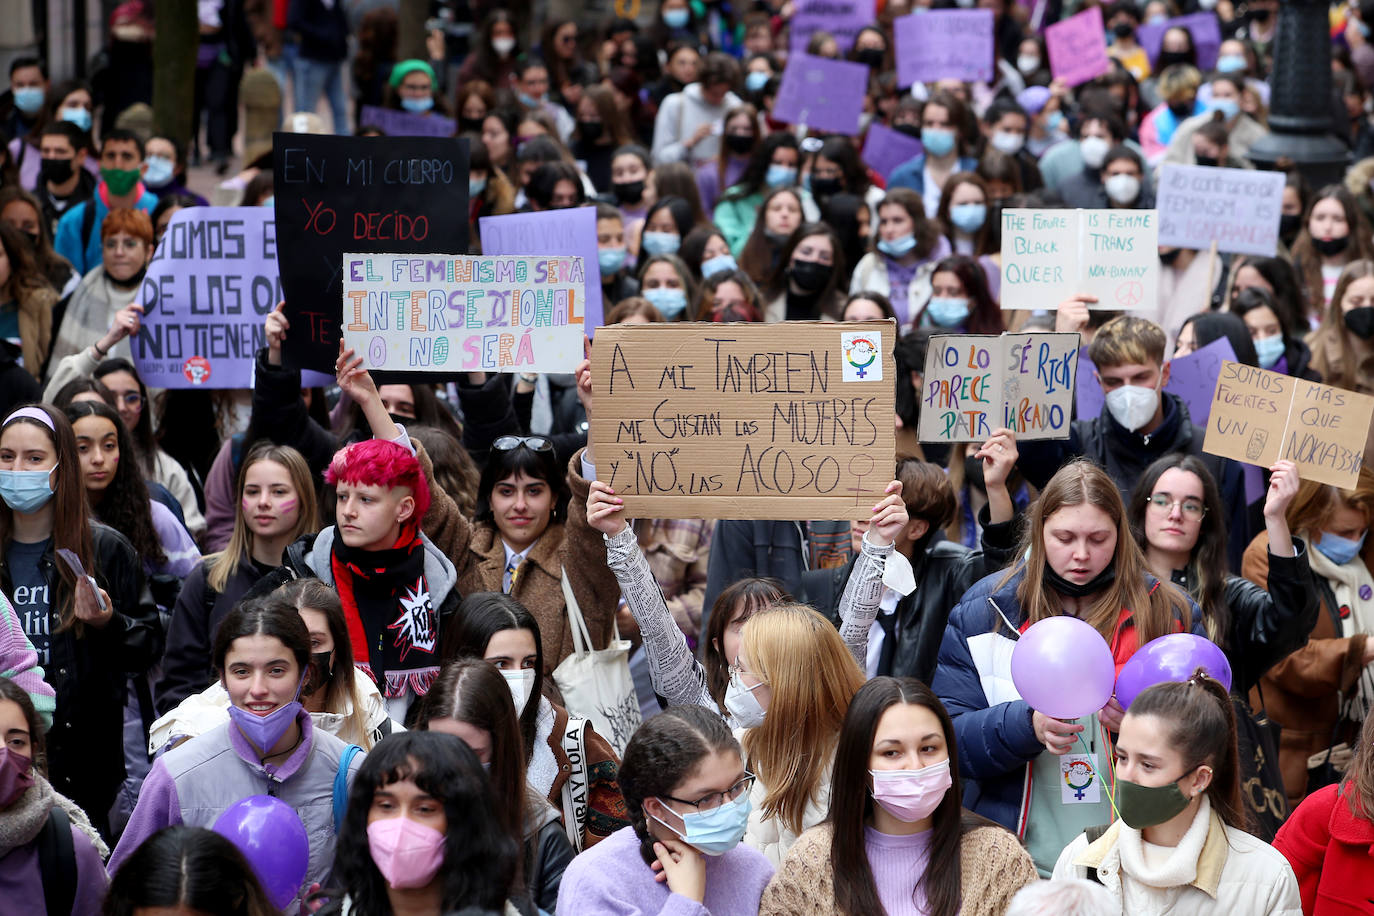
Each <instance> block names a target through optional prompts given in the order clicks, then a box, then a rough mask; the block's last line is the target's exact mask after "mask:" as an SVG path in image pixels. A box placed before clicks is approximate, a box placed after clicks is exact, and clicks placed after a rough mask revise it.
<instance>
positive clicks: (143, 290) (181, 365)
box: [130, 207, 281, 388]
mask: <svg viewBox="0 0 1374 916" xmlns="http://www.w3.org/2000/svg"><path fill="white" fill-rule="evenodd" d="M280 301H281V281H280V280H279V279H278V277H277V232H276V225H275V224H274V222H273V213H272V210H271V208H268V207H190V208H187V209H185V210H178V211H177V212H176V213H175V214H174V215H173V216H172V221H171V223H169V224H168V226H167V231H166V233H165V234H164V235H163V236H162V241H161V243H160V244H159V245H158V246H157V251H156V252H154V254H153V260H152V261H151V262H150V263H149V264H148V272H147V273H146V274H145V275H144V277H143V283H142V285H141V286H140V287H139V293H138V302H139V304H140V305H142V306H143V311H144V318H143V321H142V323H141V324H140V326H139V331H138V334H137V335H135V336H134V338H133V339H132V340H131V341H130V347H131V350H132V353H133V361H134V365H136V366H137V367H138V371H139V374H140V375H141V376H142V378H143V380H144V382H146V383H147V384H148V385H149V387H152V388H251V387H252V386H253V381H252V380H253V358H254V355H255V354H256V353H257V351H258V349H259V348H260V347H263V346H265V345H266V338H265V333H264V330H263V323H264V321H265V319H266V317H267V313H268V312H270V311H272V310H273V309H274V308H276V307H277V303H278V302H280Z"/></svg>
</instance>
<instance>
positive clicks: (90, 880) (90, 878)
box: [0, 825, 109, 916]
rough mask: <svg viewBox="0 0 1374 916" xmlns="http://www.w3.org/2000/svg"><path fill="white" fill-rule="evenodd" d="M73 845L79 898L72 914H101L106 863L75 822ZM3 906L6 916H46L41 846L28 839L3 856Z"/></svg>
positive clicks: (0, 884) (0, 880)
mask: <svg viewBox="0 0 1374 916" xmlns="http://www.w3.org/2000/svg"><path fill="white" fill-rule="evenodd" d="M72 845H73V846H74V847H75V849H76V899H75V900H73V901H72V916H99V914H100V903H101V901H102V900H104V899H105V887H106V885H107V884H108V883H109V880H108V879H107V878H106V877H105V866H104V864H102V863H101V861H100V853H98V852H96V851H95V846H93V845H92V844H91V840H90V837H88V836H86V834H84V833H82V832H81V831H80V830H78V829H77V827H76V826H75V825H72ZM0 900H4V901H5V904H4V905H3V906H0V910H3V911H4V912H5V914H6V916H47V914H48V908H47V905H46V903H45V901H44V899H43V876H42V875H41V874H39V871H38V846H37V844H36V843H28V844H26V845H24V846H19V847H16V848H15V849H12V850H10V851H9V852H8V853H6V854H5V856H4V857H3V858H0Z"/></svg>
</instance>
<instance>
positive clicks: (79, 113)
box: [57, 108, 91, 130]
mask: <svg viewBox="0 0 1374 916" xmlns="http://www.w3.org/2000/svg"><path fill="white" fill-rule="evenodd" d="M57 116H58V118H60V119H61V120H63V121H70V122H72V123H73V124H75V125H76V126H77V127H79V128H81V129H82V130H90V129H91V113H90V112H89V111H87V110H86V109H84V108H64V109H62V110H61V111H59V112H58V113H57Z"/></svg>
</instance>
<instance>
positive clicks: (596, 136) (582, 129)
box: [577, 121, 605, 143]
mask: <svg viewBox="0 0 1374 916" xmlns="http://www.w3.org/2000/svg"><path fill="white" fill-rule="evenodd" d="M604 129H605V125H604V124H602V123H601V122H600V121H578V122H577V133H578V136H580V137H581V138H582V139H583V140H586V141H587V142H588V143H595V142H596V141H598V140H600V139H601V132H602V131H603V130H604Z"/></svg>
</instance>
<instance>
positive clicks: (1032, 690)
mask: <svg viewBox="0 0 1374 916" xmlns="http://www.w3.org/2000/svg"><path fill="white" fill-rule="evenodd" d="M1115 680H1116V662H1115V661H1114V660H1113V659H1112V650H1111V647H1109V646H1108V645H1107V641H1106V640H1105V639H1103V638H1102V634H1101V633H1099V632H1097V631H1096V630H1094V629H1093V628H1092V627H1091V626H1089V625H1088V624H1086V623H1084V622H1083V621H1081V620H1079V619H1078V618H1077V617H1064V616H1060V617H1047V618H1045V619H1044V620H1041V621H1038V622H1037V623H1034V624H1032V625H1031V627H1030V629H1028V630H1026V632H1025V633H1022V634H1021V639H1020V640H1019V641H1018V642H1017V643H1016V648H1014V649H1013V650H1012V652H1011V681H1012V683H1013V684H1015V685H1016V692H1017V693H1019V694H1021V699H1023V700H1025V701H1026V702H1027V703H1029V704H1030V707H1031V709H1034V710H1035V711H1036V712H1042V713H1044V714H1045V715H1047V716H1050V717H1052V718H1055V719H1077V718H1080V717H1082V716H1086V715H1089V714H1090V713H1095V712H1097V711H1098V710H1099V709H1101V708H1102V707H1103V706H1106V705H1107V701H1108V700H1110V699H1111V697H1112V683H1113V682H1114V681H1115Z"/></svg>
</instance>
